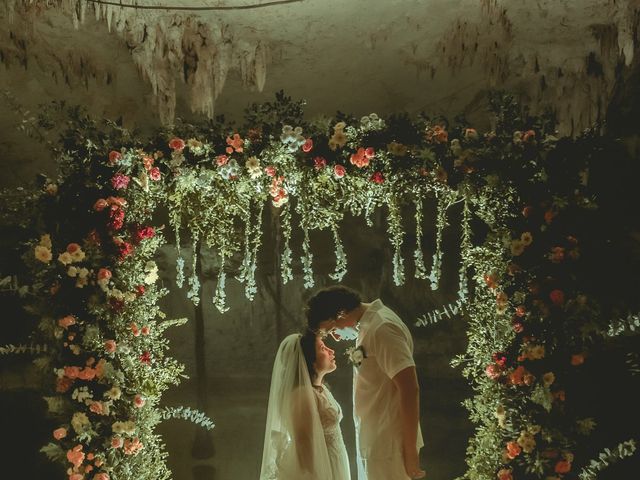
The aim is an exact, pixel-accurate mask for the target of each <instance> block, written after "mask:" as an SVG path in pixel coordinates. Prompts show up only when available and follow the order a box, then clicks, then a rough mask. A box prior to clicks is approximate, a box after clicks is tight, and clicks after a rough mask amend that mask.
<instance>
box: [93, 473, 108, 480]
mask: <svg viewBox="0 0 640 480" xmlns="http://www.w3.org/2000/svg"><path fill="white" fill-rule="evenodd" d="M93 480H109V475H107V474H106V473H104V472H102V473H96V474H95V475H94V476H93Z"/></svg>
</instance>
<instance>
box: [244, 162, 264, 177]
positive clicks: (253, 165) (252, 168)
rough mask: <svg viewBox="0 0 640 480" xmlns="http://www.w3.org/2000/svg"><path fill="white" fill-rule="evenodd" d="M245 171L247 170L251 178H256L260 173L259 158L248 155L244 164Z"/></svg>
mask: <svg viewBox="0 0 640 480" xmlns="http://www.w3.org/2000/svg"><path fill="white" fill-rule="evenodd" d="M244 166H245V167H246V169H247V171H248V172H249V176H250V177H251V178H253V179H255V178H258V177H260V176H261V175H262V168H261V167H260V160H258V158H257V157H249V158H248V159H247V162H246V163H245V164H244Z"/></svg>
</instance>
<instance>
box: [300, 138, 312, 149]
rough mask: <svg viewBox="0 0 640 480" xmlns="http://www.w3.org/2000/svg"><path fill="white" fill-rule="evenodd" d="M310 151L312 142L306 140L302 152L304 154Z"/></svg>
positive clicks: (308, 139)
mask: <svg viewBox="0 0 640 480" xmlns="http://www.w3.org/2000/svg"><path fill="white" fill-rule="evenodd" d="M311 150H313V140H312V139H310V138H307V140H306V141H305V142H304V145H302V151H303V152H304V153H309V152H310V151H311Z"/></svg>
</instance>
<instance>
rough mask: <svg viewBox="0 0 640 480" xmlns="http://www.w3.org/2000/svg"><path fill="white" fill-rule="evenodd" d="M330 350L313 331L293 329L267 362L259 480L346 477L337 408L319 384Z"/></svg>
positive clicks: (331, 363) (331, 361)
mask: <svg viewBox="0 0 640 480" xmlns="http://www.w3.org/2000/svg"><path fill="white" fill-rule="evenodd" d="M335 369H336V360H335V355H334V352H333V350H331V349H330V348H328V347H327V346H326V345H325V344H324V342H323V341H322V339H321V338H320V337H318V336H316V335H315V334H313V333H310V332H309V333H305V334H304V335H300V334H293V335H289V336H288V337H287V338H285V339H284V340H283V341H282V343H281V344H280V348H278V354H277V355H276V359H275V362H274V365H273V374H272V377H271V391H270V393H269V408H268V411H267V427H266V432H265V436H264V450H263V454H262V468H261V470H260V480H299V479H300V480H349V479H350V478H351V476H350V472H349V458H348V456H347V450H346V447H345V445H344V440H343V439H342V431H341V430H340V421H341V420H342V410H341V409H340V405H338V403H337V402H336V400H335V399H334V398H333V395H331V392H330V391H329V389H328V388H327V387H326V386H325V385H324V384H323V379H324V376H325V375H326V374H327V373H330V372H333V371H334V370H335Z"/></svg>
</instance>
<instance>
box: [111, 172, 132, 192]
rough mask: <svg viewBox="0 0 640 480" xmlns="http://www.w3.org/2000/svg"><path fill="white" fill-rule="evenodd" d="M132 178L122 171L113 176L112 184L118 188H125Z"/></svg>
mask: <svg viewBox="0 0 640 480" xmlns="http://www.w3.org/2000/svg"><path fill="white" fill-rule="evenodd" d="M130 180H131V179H130V178H129V177H128V176H127V175H124V174H122V173H116V174H115V175H114V176H113V178H111V185H113V188H115V189H116V190H124V189H125V188H127V187H128V186H129V181H130Z"/></svg>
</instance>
